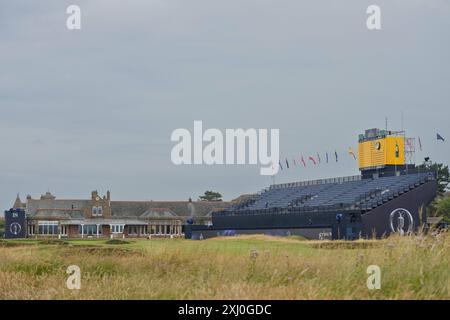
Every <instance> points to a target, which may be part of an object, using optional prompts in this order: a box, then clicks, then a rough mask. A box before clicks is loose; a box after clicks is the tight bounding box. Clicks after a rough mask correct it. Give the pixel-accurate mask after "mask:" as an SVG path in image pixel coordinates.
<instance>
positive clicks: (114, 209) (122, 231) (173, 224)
mask: <svg viewBox="0 0 450 320" xmlns="http://www.w3.org/2000/svg"><path fill="white" fill-rule="evenodd" d="M229 205H230V202H222V201H212V202H210V201H192V200H189V201H112V200H111V193H110V192H109V191H108V192H107V193H106V195H104V196H100V195H99V194H98V192H97V191H92V193H91V198H90V199H57V198H56V197H55V196H54V195H52V194H51V193H50V192H47V193H45V194H43V195H42V196H41V197H40V198H39V199H33V198H32V197H31V196H27V198H26V201H25V202H22V201H21V200H20V197H19V195H17V198H16V200H15V202H14V205H13V209H24V210H25V213H26V228H27V229H26V230H27V237H29V238H34V237H55V238H124V237H125V238H133V237H134V238H138V237H149V236H152V237H181V236H183V233H184V225H185V224H186V223H192V222H194V223H202V224H208V223H210V220H211V214H212V212H213V211H215V210H220V209H223V208H226V207H227V206H229Z"/></svg>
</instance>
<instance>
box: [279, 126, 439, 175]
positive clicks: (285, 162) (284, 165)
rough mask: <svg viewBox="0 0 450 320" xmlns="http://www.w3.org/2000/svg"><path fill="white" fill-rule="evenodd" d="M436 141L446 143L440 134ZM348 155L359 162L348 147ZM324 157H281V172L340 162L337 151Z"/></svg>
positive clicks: (420, 143)
mask: <svg viewBox="0 0 450 320" xmlns="http://www.w3.org/2000/svg"><path fill="white" fill-rule="evenodd" d="M436 139H437V141H442V142H445V138H444V137H443V136H442V135H440V134H439V133H437V135H436ZM417 142H418V147H419V150H420V151H422V149H423V148H422V146H423V145H422V140H421V139H420V137H418V138H417ZM406 143H407V144H410V143H411V142H410V141H409V140H408V139H407V140H406ZM347 154H348V156H349V157H351V159H352V160H354V161H356V160H358V157H357V155H356V153H355V152H354V151H353V148H352V147H348V149H347ZM322 155H324V156H325V158H321V156H320V153H319V152H316V153H315V155H312V154H311V155H303V154H302V153H300V157H299V158H296V157H289V158H288V157H280V161H279V163H278V165H279V168H280V169H281V170H286V169H290V168H291V167H292V166H300V165H302V166H303V167H305V168H306V167H307V166H308V163H309V164H310V165H312V166H317V165H320V164H327V163H330V162H334V163H337V162H339V161H340V158H339V155H338V151H337V150H334V153H333V152H331V153H328V151H327V152H325V154H323V153H322ZM332 156H334V157H332ZM289 159H292V160H291V161H290V162H289ZM322 160H324V161H322Z"/></svg>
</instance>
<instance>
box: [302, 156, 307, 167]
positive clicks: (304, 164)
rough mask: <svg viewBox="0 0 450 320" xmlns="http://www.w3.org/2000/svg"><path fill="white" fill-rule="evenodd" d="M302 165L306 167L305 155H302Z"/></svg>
mask: <svg viewBox="0 0 450 320" xmlns="http://www.w3.org/2000/svg"><path fill="white" fill-rule="evenodd" d="M302 163H303V166H304V167H306V162H305V159H303V155H302Z"/></svg>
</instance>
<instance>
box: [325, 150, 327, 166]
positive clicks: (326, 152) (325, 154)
mask: <svg viewBox="0 0 450 320" xmlns="http://www.w3.org/2000/svg"><path fill="white" fill-rule="evenodd" d="M325 155H326V156H327V163H328V152H326V153H325Z"/></svg>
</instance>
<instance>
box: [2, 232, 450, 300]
mask: <svg viewBox="0 0 450 320" xmlns="http://www.w3.org/2000/svg"><path fill="white" fill-rule="evenodd" d="M449 262H450V235H449V234H448V233H447V234H441V235H439V236H437V237H436V236H427V237H422V236H411V237H404V238H396V237H394V238H390V239H386V240H380V241H355V242H311V241H302V240H300V239H295V238H289V239H287V238H268V237H262V236H252V237H245V238H227V239H223V238H222V239H212V240H204V241H189V240H139V241H130V243H128V244H115V245H113V244H106V241H105V240H84V241H67V242H57V241H56V242H55V243H52V242H44V243H43V242H40V241H36V240H34V241H33V240H27V241H1V242H0V299H449V298H450V294H449V290H450V289H449V288H450V267H449ZM69 265H78V266H79V267H80V268H81V290H69V289H67V287H66V280H67V277H68V275H67V274H66V269H67V267H68V266H69ZM369 265H378V266H380V268H381V270H382V280H381V289H380V290H368V289H367V286H366V281H367V277H368V275H367V273H366V269H367V267H368V266H369Z"/></svg>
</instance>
